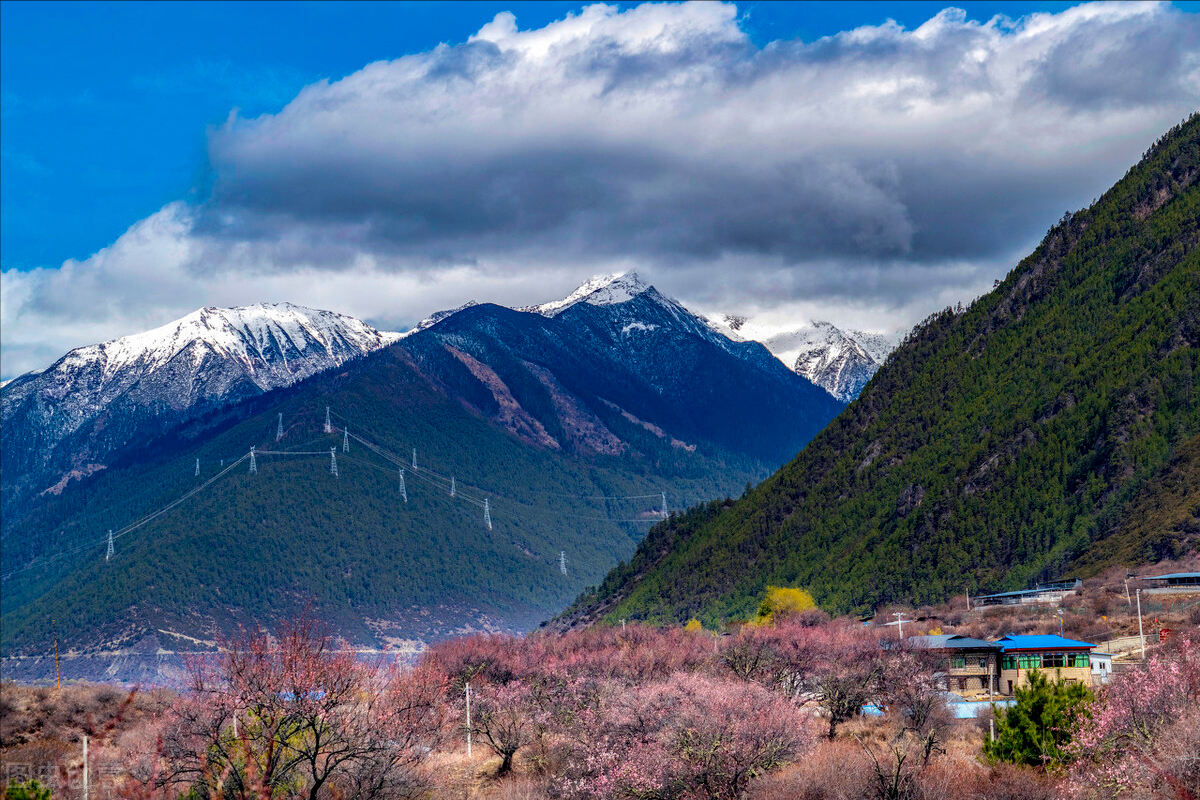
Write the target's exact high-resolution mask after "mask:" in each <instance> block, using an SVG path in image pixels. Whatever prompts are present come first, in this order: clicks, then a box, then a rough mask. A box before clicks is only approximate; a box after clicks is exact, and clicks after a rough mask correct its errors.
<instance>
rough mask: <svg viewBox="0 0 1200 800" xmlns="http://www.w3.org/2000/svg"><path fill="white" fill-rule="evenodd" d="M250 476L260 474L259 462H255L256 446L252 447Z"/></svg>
mask: <svg viewBox="0 0 1200 800" xmlns="http://www.w3.org/2000/svg"><path fill="white" fill-rule="evenodd" d="M250 474H251V475H257V474H258V462H257V461H255V460H254V445H250Z"/></svg>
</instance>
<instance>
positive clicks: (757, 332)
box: [709, 314, 899, 402]
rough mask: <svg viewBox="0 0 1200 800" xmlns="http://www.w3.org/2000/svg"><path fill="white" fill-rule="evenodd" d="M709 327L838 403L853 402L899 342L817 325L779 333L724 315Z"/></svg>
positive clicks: (879, 335)
mask: <svg viewBox="0 0 1200 800" xmlns="http://www.w3.org/2000/svg"><path fill="white" fill-rule="evenodd" d="M709 324H711V325H712V326H713V327H714V328H715V329H716V330H718V331H721V332H723V333H724V334H725V335H726V336H729V337H730V338H733V339H741V340H745V339H750V340H753V341H759V342H762V343H763V344H764V345H765V346H766V348H767V349H768V350H770V351H771V353H772V354H773V355H774V356H775V357H776V358H778V359H779V360H780V361H782V362H783V363H784V364H785V365H787V367H788V368H789V369H792V370H794V371H795V372H796V373H797V374H799V375H803V376H804V377H806V378H808V379H809V380H810V381H812V382H813V383H815V384H817V385H818V386H820V387H822V388H823V389H825V391H827V392H829V393H830V394H831V395H833V396H834V397H836V398H838V399H839V400H842V401H843V402H849V401H851V400H853V399H854V398H855V397H857V396H858V393H859V392H860V391H862V388H863V387H864V386H866V385H867V381H869V380H870V379H871V376H872V375H874V374H875V372H876V370H878V369H879V367H880V366H881V365H882V364H883V362H884V361H885V360H886V359H887V356H888V354H889V353H891V352H892V350H894V349H895V347H896V344H897V343H898V341H899V337H898V336H895V335H889V334H886V333H878V332H871V331H859V330H850V329H847V330H843V329H841V328H838V327H837V326H835V325H833V324H832V323H830V322H824V321H819V320H814V321H813V322H812V323H811V325H807V326H804V327H802V328H798V329H794V330H787V331H783V332H777V329H775V330H773V329H770V328H767V327H764V326H762V325H759V324H757V323H756V322H755V320H753V319H747V318H746V317H742V316H736V315H730V314H726V315H724V316H722V317H719V318H710V319H709Z"/></svg>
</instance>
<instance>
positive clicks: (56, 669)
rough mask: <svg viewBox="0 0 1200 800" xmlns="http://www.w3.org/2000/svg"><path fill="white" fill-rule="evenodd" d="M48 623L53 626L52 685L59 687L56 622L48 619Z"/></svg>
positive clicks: (60, 681)
mask: <svg viewBox="0 0 1200 800" xmlns="http://www.w3.org/2000/svg"><path fill="white" fill-rule="evenodd" d="M50 625H51V626H53V628H54V685H55V686H56V687H58V688H59V689H61V688H62V673H61V672H59V671H58V623H57V622H56V621H54V620H50Z"/></svg>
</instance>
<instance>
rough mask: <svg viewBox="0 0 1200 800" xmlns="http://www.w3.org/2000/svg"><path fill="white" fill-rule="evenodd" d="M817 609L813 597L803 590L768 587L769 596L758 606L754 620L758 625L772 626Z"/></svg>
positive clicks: (786, 587)
mask: <svg viewBox="0 0 1200 800" xmlns="http://www.w3.org/2000/svg"><path fill="white" fill-rule="evenodd" d="M816 607H817V603H816V601H815V600H813V598H812V595H811V594H809V593H808V592H806V591H805V590H803V589H795V588H791V587H788V586H768V587H767V594H766V596H765V597H764V598H763V600H762V602H761V603H759V604H758V614H757V615H756V616H755V618H754V622H755V624H757V625H771V624H773V623H775V622H778V621H779V620H781V619H783V618H785V617H789V616H792V615H794V614H800V613H802V612H804V611H811V610H812V609H814V608H816Z"/></svg>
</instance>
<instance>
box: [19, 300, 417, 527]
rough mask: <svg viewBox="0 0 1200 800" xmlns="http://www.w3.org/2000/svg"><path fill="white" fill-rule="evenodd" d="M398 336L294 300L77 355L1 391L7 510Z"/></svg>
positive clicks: (226, 312) (206, 313) (205, 317)
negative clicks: (192, 422) (168, 433)
mask: <svg viewBox="0 0 1200 800" xmlns="http://www.w3.org/2000/svg"><path fill="white" fill-rule="evenodd" d="M397 338H398V336H397V335H396V334H389V333H381V332H380V331H377V330H375V329H374V328H372V327H371V326H369V325H367V324H366V323H364V322H362V321H360V320H357V319H354V318H353V317H347V316H343V315H341V314H335V313H333V312H330V311H317V310H314V309H310V308H303V307H301V306H294V305H291V304H288V303H284V304H278V305H272V304H259V305H254V306H247V307H244V308H230V309H220V308H202V309H200V310H198V311H195V312H193V313H191V314H188V315H187V316H186V317H184V318H182V319H180V320H177V321H175V322H172V323H169V324H167V325H164V326H162V327H161V328H156V329H154V330H151V331H146V332H145V333H139V334H135V335H133V336H126V337H123V338H120V339H114V340H113V341H110V342H104V343H102V344H96V345H89V346H87V347H80V348H78V349H75V350H72V351H71V352H69V353H67V354H66V355H65V356H63V357H62V358H60V359H59V360H58V361H57V362H56V363H55V364H53V365H52V366H51V367H50V368H49V369H46V370H45V371H43V372H39V373H30V374H27V375H23V376H21V377H18V378H16V379H14V380H12V381H10V382H8V383H7V384H5V385H4V387H3V389H0V425H2V430H3V436H4V441H5V443H6V446H5V447H4V451H3V474H4V506H5V508H6V509H7V508H9V507H10V504H11V503H12V502H13V501H14V500H16V499H17V498H19V497H21V496H28V495H29V494H37V493H41V492H46V491H50V492H58V491H61V490H62V488H63V486H65V485H66V484H67V483H68V482H69V481H71V480H72V479H75V478H79V477H82V476H84V475H88V474H90V473H93V472H96V471H98V470H102V469H105V468H106V466H107V465H108V464H109V463H110V462H111V461H112V460H113V459H114V458H116V457H119V456H120V454H121V453H123V452H127V451H128V450H130V449H131V448H133V447H136V446H138V445H140V444H143V443H145V442H147V441H149V440H150V439H152V438H153V437H154V436H156V435H158V434H160V433H162V432H163V431H165V430H168V429H169V428H171V427H173V426H175V425H178V424H180V423H181V422H184V421H186V420H188V419H191V418H194V417H196V416H199V415H201V414H204V413H206V412H209V411H211V410H213V409H215V408H218V407H221V406H225V405H228V404H230V403H234V402H237V401H239V400H242V399H244V398H247V397H252V396H255V395H259V394H262V393H264V392H268V391H271V390H272V389H277V388H280V387H283V386H290V385H292V384H294V383H296V382H297V381H300V380H303V379H304V378H307V377H309V376H311V375H314V374H316V373H318V372H321V371H323V370H327V369H330V368H332V367H337V366H340V365H342V364H344V363H345V362H347V361H349V360H351V359H355V358H358V357H361V356H363V355H364V354H366V353H370V352H372V351H373V350H377V349H379V348H380V347H383V346H385V345H387V344H390V343H391V342H394V341H396V339H397Z"/></svg>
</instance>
